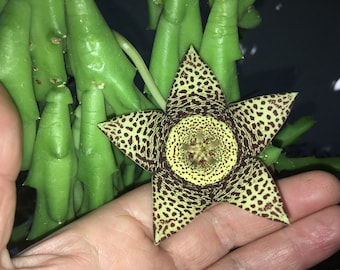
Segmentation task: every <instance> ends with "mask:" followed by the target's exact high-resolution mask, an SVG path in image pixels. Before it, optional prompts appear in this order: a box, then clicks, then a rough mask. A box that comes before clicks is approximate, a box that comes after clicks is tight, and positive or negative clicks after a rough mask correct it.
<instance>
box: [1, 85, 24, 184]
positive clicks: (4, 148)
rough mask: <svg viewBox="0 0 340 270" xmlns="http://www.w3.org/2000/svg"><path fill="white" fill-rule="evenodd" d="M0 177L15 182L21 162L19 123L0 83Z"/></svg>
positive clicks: (14, 109) (9, 99)
mask: <svg viewBox="0 0 340 270" xmlns="http://www.w3.org/2000/svg"><path fill="white" fill-rule="evenodd" d="M0 131H1V134H0V136H1V140H0V164H1V166H0V176H1V177H6V179H9V180H11V181H15V179H16V177H17V174H18V172H19V169H20V160H21V139H20V136H21V121H20V117H19V115H18V112H17V110H16V107H15V105H14V104H13V102H12V100H11V98H10V96H9V95H8V94H7V91H6V90H5V89H4V88H3V86H2V85H1V83H0Z"/></svg>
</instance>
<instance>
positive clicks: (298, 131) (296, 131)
mask: <svg viewBox="0 0 340 270" xmlns="http://www.w3.org/2000/svg"><path fill="white" fill-rule="evenodd" d="M315 124H316V121H315V120H314V119H313V118H312V117H311V116H304V117H301V118H300V119H298V120H297V121H296V122H294V123H293V124H288V125H286V126H285V127H284V128H282V129H281V130H280V131H279V133H278V134H277V135H276V136H275V139H274V143H275V144H276V145H278V146H279V147H281V148H283V147H286V146H288V145H291V144H293V143H294V142H296V141H297V140H298V139H300V137H301V136H302V135H303V134H305V133H306V132H307V131H308V130H310V129H311V128H312V127H313V126H314V125H315Z"/></svg>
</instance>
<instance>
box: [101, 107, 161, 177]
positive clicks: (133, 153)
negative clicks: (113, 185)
mask: <svg viewBox="0 0 340 270" xmlns="http://www.w3.org/2000/svg"><path fill="white" fill-rule="evenodd" d="M166 126H167V125H166V117H165V115H164V114H163V113H162V112H160V111H143V112H134V113H130V114H127V115H122V116H119V117H116V118H113V119H111V120H109V121H106V122H103V123H100V124H98V127H99V129H100V130H101V131H102V132H103V133H104V134H105V135H106V136H107V137H108V138H109V139H110V141H111V142H113V143H114V144H115V145H116V146H117V147H118V148H119V149H120V150H121V151H122V152H123V153H124V154H125V155H127V156H128V157H129V158H131V159H132V160H133V161H135V162H136V163H137V164H138V165H139V166H141V167H142V168H143V169H145V170H147V171H150V172H156V171H158V170H160V169H162V167H163V165H162V161H163V160H164V158H163V157H162V154H163V152H164V151H163V149H162V147H163V146H164V141H163V139H164V137H165V134H164V133H165V132H166V129H165V127H166Z"/></svg>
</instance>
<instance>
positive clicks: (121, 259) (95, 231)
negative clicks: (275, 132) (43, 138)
mask: <svg viewBox="0 0 340 270" xmlns="http://www.w3.org/2000/svg"><path fill="white" fill-rule="evenodd" d="M0 103H1V104H0V131H1V140H0V164H1V167H0V170H1V171H0V193H1V194H0V232H1V235H0V243H1V247H0V248H1V251H2V256H1V261H0V263H1V268H2V269H3V268H4V269H6V268H8V269H13V266H15V267H16V269H27V268H28V267H31V268H30V269H41V268H44V269H207V268H209V269H238V268H244V269H264V268H265V269H304V268H308V267H310V266H312V265H313V264H315V263H317V262H318V261H321V260H323V259H324V258H326V257H327V256H330V255H331V254H332V253H333V252H334V251H336V250H337V249H339V248H340V240H339V239H340V229H339V228H340V209H339V206H336V204H337V203H338V202H339V200H340V187H339V182H338V181H337V180H336V179H335V178H334V177H332V176H331V175H328V174H325V173H321V172H312V173H307V174H303V175H299V176H295V177H292V178H290V179H286V180H282V181H280V184H279V187H280V189H281V192H282V195H283V198H284V200H285V202H286V206H287V208H288V213H289V214H290V218H291V221H292V222H293V223H292V224H291V225H289V226H287V227H284V225H282V224H281V223H278V222H273V221H269V220H267V219H264V218H260V217H258V216H255V215H251V214H249V213H247V212H245V211H243V210H241V209H239V208H236V207H234V206H231V205H227V204H217V205H214V206H212V207H210V208H209V209H207V210H206V211H205V212H204V213H203V214H201V215H199V216H198V217H197V218H196V219H195V220H194V221H193V222H192V223H191V224H190V225H188V226H187V227H185V228H184V229H182V230H181V231H180V232H178V233H176V234H175V235H173V236H172V237H170V238H169V239H166V240H165V241H163V242H162V243H161V244H160V245H159V246H155V245H154V244H153V229H152V213H151V210H152V201H151V188H150V185H145V186H143V187H140V188H138V189H136V190H134V191H132V192H130V193H129V194H127V195H125V196H123V197H121V198H120V199H118V200H115V201H114V202H112V203H109V204H107V205H105V206H104V207H102V208H100V209H98V210H96V211H94V212H93V213H91V214H89V215H87V216H85V217H84V218H82V219H80V220H78V221H76V222H74V223H72V224H70V225H69V226H67V227H64V228H63V229H62V230H60V231H59V232H57V233H56V234H54V235H53V236H51V237H50V238H48V239H46V240H44V241H42V242H41V243H39V244H38V245H36V246H35V247H32V248H31V249H29V250H27V251H26V252H24V253H23V254H22V255H21V256H18V257H16V258H15V259H14V260H12V261H11V260H10V259H9V257H8V253H6V248H5V247H6V243H7V241H8V238H9V235H10V231H11V225H12V223H11V222H8V221H12V220H13V215H14V203H15V192H14V191H15V189H14V188H15V185H14V181H15V179H16V175H17V172H18V170H19V160H20V151H19V149H20V145H19V144H18V142H19V141H20V139H19V136H20V133H19V121H18V118H17V116H16V112H15V109H14V107H13V105H12V104H11V103H10V101H9V99H8V97H7V96H6V94H5V92H4V91H3V90H2V89H0ZM235 248H237V249H235Z"/></svg>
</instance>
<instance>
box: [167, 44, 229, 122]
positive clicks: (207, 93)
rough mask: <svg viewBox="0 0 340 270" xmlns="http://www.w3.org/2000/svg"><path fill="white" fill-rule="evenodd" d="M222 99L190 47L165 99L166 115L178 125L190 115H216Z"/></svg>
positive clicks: (216, 84) (223, 104)
mask: <svg viewBox="0 0 340 270" xmlns="http://www.w3.org/2000/svg"><path fill="white" fill-rule="evenodd" d="M225 108H226V99H225V96H224V94H223V92H222V90H221V87H220V85H219V82H218V81H217V79H216V77H215V75H214V73H213V72H212V70H211V69H210V68H209V66H208V65H207V64H206V63H204V62H203V60H202V59H201V57H200V56H199V55H198V54H197V52H196V50H195V49H194V48H193V47H190V49H189V50H188V52H187V54H186V55H185V56H184V58H183V60H182V62H181V64H180V67H179V69H178V71H177V73H176V76H175V79H174V83H173V85H172V88H171V92H170V94H169V97H168V99H167V104H166V113H167V115H168V116H169V117H170V118H171V119H172V120H174V121H175V122H178V121H179V120H180V119H182V118H183V117H186V116H190V115H197V114H201V115H208V114H209V115H211V116H214V115H215V114H216V113H218V114H220V113H221V112H223V111H224V110H225Z"/></svg>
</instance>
